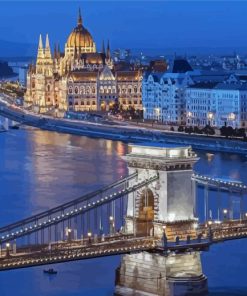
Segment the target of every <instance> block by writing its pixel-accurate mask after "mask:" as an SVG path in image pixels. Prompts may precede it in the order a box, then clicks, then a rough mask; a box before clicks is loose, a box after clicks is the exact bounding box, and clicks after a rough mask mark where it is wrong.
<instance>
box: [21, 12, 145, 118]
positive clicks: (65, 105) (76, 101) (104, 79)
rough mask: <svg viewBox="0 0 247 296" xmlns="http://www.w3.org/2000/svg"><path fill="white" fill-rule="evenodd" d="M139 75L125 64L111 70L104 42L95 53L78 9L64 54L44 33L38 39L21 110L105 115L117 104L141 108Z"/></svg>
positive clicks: (108, 52) (109, 53)
mask: <svg viewBox="0 0 247 296" xmlns="http://www.w3.org/2000/svg"><path fill="white" fill-rule="evenodd" d="M141 82H142V71H141V70H140V69H135V68H133V67H131V66H130V65H129V66H128V67H125V68H123V69H121V68H120V67H117V68H116V65H115V64H114V62H113V60H112V57H111V51H110V45H109V42H108V45H107V47H106V48H105V45H104V43H103V44H102V49H101V51H97V49H96V44H95V42H94V40H93V37H92V35H91V34H90V32H89V31H88V30H87V29H86V28H85V27H84V25H83V21H82V17H81V13H80V11H79V15H78V21H77V26H76V27H75V28H74V29H73V31H72V32H71V34H70V35H69V37H68V39H67V42H66V43H65V47H64V53H63V52H61V51H60V48H59V46H55V49H54V52H53V53H52V51H51V48H50V42H49V37H48V35H47V36H46V42H45V46H43V40H42V37H41V36H40V39H39V45H38V54H37V60H36V64H35V65H30V66H29V70H28V74H27V91H26V94H25V106H26V107H30V108H32V109H33V110H34V111H36V112H37V113H45V112H48V111H51V110H53V111H56V112H57V114H61V115H62V114H64V112H65V111H67V110H71V111H108V110H110V109H111V108H112V107H113V105H114V104H115V102H116V101H117V102H118V103H119V104H120V105H121V107H122V109H128V108H130V107H131V108H134V109H135V110H141V109H142V100H141V88H142V85H141Z"/></svg>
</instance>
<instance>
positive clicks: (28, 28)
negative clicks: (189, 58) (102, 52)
mask: <svg viewBox="0 0 247 296" xmlns="http://www.w3.org/2000/svg"><path fill="white" fill-rule="evenodd" d="M13 2H14V1H10V2H6V1H3V2H2V4H1V8H2V9H1V11H0V18H1V22H0V41H1V43H2V44H6V43H9V45H8V46H9V47H10V48H11V44H10V42H11V43H18V44H20V45H21V44H23V45H24V47H25V45H26V44H29V48H27V49H26V53H27V54H31V53H33V54H36V47H37V44H38V37H39V34H40V33H41V34H42V35H43V38H44V37H45V34H46V33H48V34H49V37H50V43H51V45H52V47H53V44H54V43H55V42H59V43H60V47H61V49H63V47H64V43H65V42H66V39H67V37H68V35H69V34H70V32H71V31H72V30H73V28H74V27H75V25H76V20H77V13H78V8H79V7H80V8H81V10H82V16H83V20H84V25H85V27H86V28H87V29H88V30H89V31H90V33H91V34H92V36H93V38H94V40H95V42H96V45H97V48H98V49H100V48H101V44H102V40H103V39H104V40H105V41H107V40H108V39H109V40H110V43H111V48H112V49H113V48H118V47H120V48H131V49H138V50H141V49H143V50H144V51H145V50H149V51H150V50H152V49H157V50H158V51H166V50H167V51H171V52H172V51H176V50H181V51H191V49H192V50H195V51H199V52H200V51H210V48H212V51H214V50H215V51H219V50H223V49H226V50H231V51H232V50H237V51H238V50H239V51H243V52H244V50H245V49H247V44H246V42H245V40H246V35H247V34H246V32H245V29H244V28H245V27H246V26H247V20H246V19H245V14H244V11H245V10H246V7H247V3H246V2H243V1H237V2H234V1H217V2H213V1H199V2H194V1H185V0H184V1H176V2H171V1H155V2H151V1H132V2H129V1H116V2H112V1H90V2H89V1H73V2H67V1H52V2H43V1H42V2H41V1H35V2H30V1H25V2H23V1H16V2H15V3H16V4H15V5H13ZM223 2H225V3H224V4H223ZM44 3H45V5H44ZM178 4H179V5H178ZM223 5H224V9H222V8H223ZM229 20H231V21H229ZM113 24H114V25H113ZM126 24H128V25H126ZM145 26H146V27H145ZM143 28H145V29H143ZM137 36H138V38H137ZM233 44H234V45H233ZM3 47H4V46H3ZM12 47H13V46H12ZM11 50H13V49H11ZM2 51H3V50H2ZM2 51H1V50H0V56H1V55H2ZM21 51H25V49H23V48H22V49H21ZM8 52H9V50H8Z"/></svg>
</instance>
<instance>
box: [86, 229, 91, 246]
mask: <svg viewBox="0 0 247 296" xmlns="http://www.w3.org/2000/svg"><path fill="white" fill-rule="evenodd" d="M87 236H88V243H89V244H91V243H92V232H91V231H89V232H88V233H87Z"/></svg>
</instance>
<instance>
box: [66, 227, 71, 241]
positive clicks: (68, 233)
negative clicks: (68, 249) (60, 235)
mask: <svg viewBox="0 0 247 296" xmlns="http://www.w3.org/2000/svg"><path fill="white" fill-rule="evenodd" d="M71 234H72V229H70V228H68V229H67V236H68V241H70V240H71Z"/></svg>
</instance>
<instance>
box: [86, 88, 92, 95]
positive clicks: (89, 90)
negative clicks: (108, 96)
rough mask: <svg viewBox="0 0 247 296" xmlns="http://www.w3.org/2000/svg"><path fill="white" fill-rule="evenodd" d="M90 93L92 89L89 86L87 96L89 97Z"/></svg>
mask: <svg viewBox="0 0 247 296" xmlns="http://www.w3.org/2000/svg"><path fill="white" fill-rule="evenodd" d="M90 92H91V88H90V87H89V86H88V87H87V89H86V94H87V95H89V94H90Z"/></svg>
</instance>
